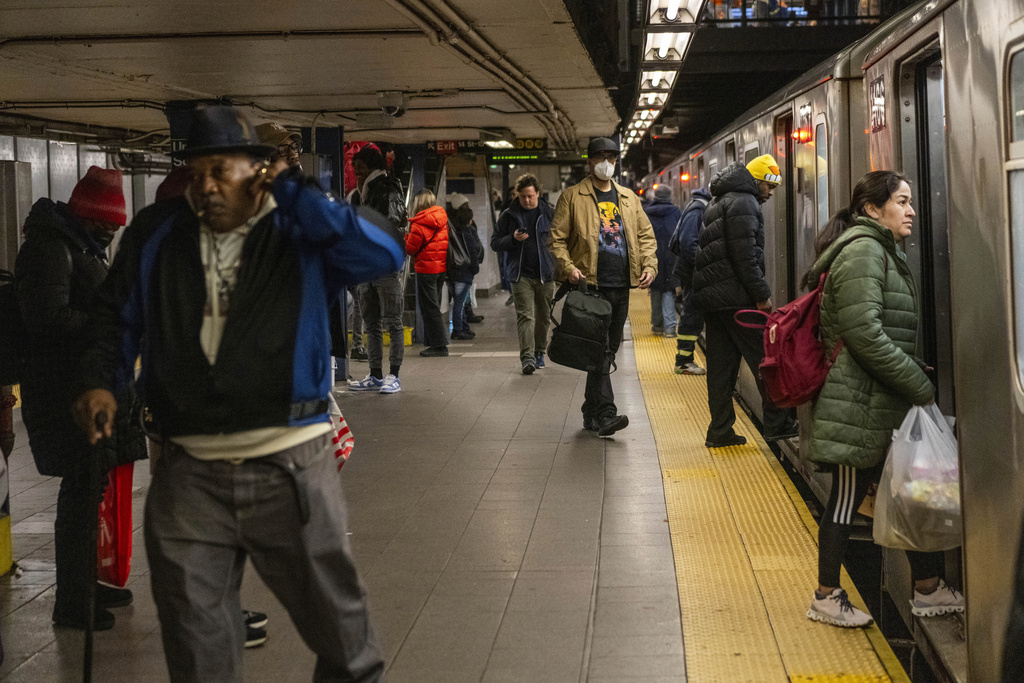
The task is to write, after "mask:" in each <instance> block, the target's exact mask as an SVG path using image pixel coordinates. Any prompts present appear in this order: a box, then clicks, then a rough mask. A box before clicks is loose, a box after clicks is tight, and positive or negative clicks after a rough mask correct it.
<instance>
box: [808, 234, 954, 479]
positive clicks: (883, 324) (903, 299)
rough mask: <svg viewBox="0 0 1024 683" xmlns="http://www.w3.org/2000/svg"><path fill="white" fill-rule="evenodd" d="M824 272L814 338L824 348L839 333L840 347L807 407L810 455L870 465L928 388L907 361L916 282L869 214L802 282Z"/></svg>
mask: <svg viewBox="0 0 1024 683" xmlns="http://www.w3.org/2000/svg"><path fill="white" fill-rule="evenodd" d="M826 270H828V271H829V275H828V278H827V279H826V280H825V291H824V296H823V297H822V300H821V335H822V340H823V341H824V343H825V346H826V347H827V348H828V349H829V351H830V352H831V350H832V349H834V348H835V345H836V344H837V343H838V341H839V339H840V338H841V339H842V340H843V349H842V351H841V352H840V354H839V357H838V358H837V359H836V362H835V365H833V366H832V369H831V370H830V371H829V373H828V377H827V378H826V380H825V386H824V387H823V388H822V390H821V394H820V395H819V396H818V400H817V401H816V402H815V404H814V406H813V415H814V422H813V425H812V434H811V446H810V459H811V460H813V461H814V462H819V463H830V464H838V465H848V466H850V467H858V468H863V467H872V466H874V465H877V464H878V463H879V462H881V461H882V460H883V459H884V458H885V454H886V452H887V451H888V448H889V444H890V443H891V441H892V431H893V430H894V429H896V428H897V427H899V426H900V424H901V423H902V422H903V418H904V417H906V414H907V411H908V410H909V409H910V407H911V405H921V404H924V403H927V402H928V401H930V400H931V399H932V397H933V396H934V393H935V389H934V387H933V386H932V384H931V382H930V381H929V380H928V378H927V377H926V376H925V374H924V370H922V368H921V365H920V364H919V363H918V361H917V360H916V359H915V353H916V352H917V287H916V285H915V284H914V276H913V275H912V274H911V272H910V268H909V266H907V263H906V256H904V254H903V252H902V251H900V250H899V249H898V248H897V246H896V240H895V239H894V238H893V234H892V233H891V232H890V231H889V230H888V229H886V228H885V227H883V226H882V225H880V224H879V223H876V222H875V221H873V220H871V219H870V218H857V219H856V220H855V221H854V224H853V225H852V226H851V227H850V228H849V229H847V230H846V231H845V232H844V233H843V234H842V235H841V236H840V237H839V239H837V240H836V241H835V242H834V243H833V244H832V246H830V247H829V248H828V249H827V250H826V251H825V252H824V253H823V254H822V255H821V256H820V257H819V258H818V260H817V262H815V264H814V266H813V267H812V268H811V271H810V273H809V275H808V280H809V281H812V282H815V283H817V281H818V279H819V278H820V276H821V274H822V273H823V272H825V271H826Z"/></svg>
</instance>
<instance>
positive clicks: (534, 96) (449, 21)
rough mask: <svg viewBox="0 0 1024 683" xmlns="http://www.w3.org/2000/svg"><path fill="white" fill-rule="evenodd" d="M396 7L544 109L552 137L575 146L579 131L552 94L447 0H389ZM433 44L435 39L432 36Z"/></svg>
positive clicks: (517, 96) (518, 97) (523, 100)
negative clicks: (498, 49) (503, 54)
mask: <svg viewBox="0 0 1024 683" xmlns="http://www.w3.org/2000/svg"><path fill="white" fill-rule="evenodd" d="M385 2H387V3H388V5H390V6H391V7H392V8H394V9H395V10H396V11H398V12H399V13H401V14H402V15H403V16H405V17H407V18H409V19H410V20H411V21H413V23H415V24H416V25H417V26H419V27H420V28H421V29H422V28H423V27H424V24H428V26H429V28H426V29H424V32H425V33H426V34H427V37H428V38H431V37H432V38H433V39H437V35H438V33H440V34H441V35H443V36H444V41H443V42H442V43H440V45H441V46H442V47H444V48H446V49H448V50H449V51H450V52H452V53H453V54H455V55H456V56H457V57H458V58H459V59H460V60H461V61H462V62H463V63H466V64H472V65H474V66H475V67H477V68H478V69H480V70H481V71H484V72H485V73H487V74H488V75H489V76H491V77H493V78H496V79H498V80H499V81H501V82H503V83H504V84H505V86H506V87H505V88H504V89H505V91H506V92H508V94H509V95H510V96H511V97H512V99H513V100H514V101H515V102H516V103H517V104H519V105H520V106H522V107H523V108H524V109H526V110H543V111H544V112H546V113H545V115H542V116H537V117H536V118H537V120H538V121H539V122H540V123H541V124H542V125H543V126H544V128H545V130H547V131H548V134H549V135H550V136H551V138H552V139H553V140H554V141H555V142H556V143H557V144H558V145H559V146H560V147H564V148H568V149H573V148H575V146H576V133H575V130H574V129H573V126H572V122H571V121H569V119H568V117H566V116H565V114H564V113H563V112H562V111H561V110H559V109H558V107H557V106H556V105H555V103H554V102H553V101H552V100H551V98H550V97H549V96H548V94H547V93H546V92H545V91H544V90H543V89H542V88H541V87H540V86H539V85H538V84H537V83H536V82H535V81H533V80H532V79H531V78H529V77H528V76H526V74H524V73H523V72H522V70H520V69H519V68H518V67H516V66H515V65H514V64H512V63H511V62H509V61H508V59H506V58H505V57H503V56H502V55H501V54H500V53H499V52H498V51H497V49H495V47H494V46H493V45H491V44H490V43H489V42H488V41H487V40H486V39H485V38H484V37H483V36H481V35H480V34H479V33H478V32H477V31H476V30H475V29H474V28H473V27H472V26H470V25H469V23H468V22H466V21H465V19H463V18H462V17H461V16H460V15H459V14H458V13H457V12H456V11H455V10H453V9H452V8H451V7H450V6H449V5H448V4H447V3H446V2H444V0H432V1H431V2H430V4H428V3H427V2H425V1H424V0H385ZM431 44H434V41H433V40H431Z"/></svg>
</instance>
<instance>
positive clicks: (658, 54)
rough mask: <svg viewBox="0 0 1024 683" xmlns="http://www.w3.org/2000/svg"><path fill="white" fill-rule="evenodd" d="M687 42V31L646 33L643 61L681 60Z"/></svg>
mask: <svg viewBox="0 0 1024 683" xmlns="http://www.w3.org/2000/svg"><path fill="white" fill-rule="evenodd" d="M689 42H690V34H689V33H670V32H666V31H662V32H658V33H654V32H651V33H648V34H647V38H646V40H645V42H644V61H645V62H676V63H679V62H682V61H683V56H684V55H685V54H686V46H687V44H689Z"/></svg>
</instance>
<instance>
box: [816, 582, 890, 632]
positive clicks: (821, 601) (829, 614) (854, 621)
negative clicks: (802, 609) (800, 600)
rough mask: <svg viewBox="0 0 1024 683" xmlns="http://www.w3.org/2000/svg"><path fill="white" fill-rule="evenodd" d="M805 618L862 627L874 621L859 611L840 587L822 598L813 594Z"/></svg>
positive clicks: (838, 624) (846, 626) (868, 615)
mask: <svg viewBox="0 0 1024 683" xmlns="http://www.w3.org/2000/svg"><path fill="white" fill-rule="evenodd" d="M807 618H808V619H810V620H812V621H820V622H821V623H823V624H831V625H833V626H841V627H842V628H863V627H864V626H870V625H871V624H872V623H874V619H872V618H871V615H870V614H865V613H864V612H861V611H860V610H859V609H857V608H856V607H854V606H853V605H852V604H851V603H850V599H849V598H848V597H847V595H846V591H844V590H843V589H842V588H836V589H835V590H833V591H832V592H831V593H829V594H828V595H827V596H825V597H824V598H819V597H818V595H817V594H815V595H814V599H813V600H812V601H811V608H810V609H809V610H807Z"/></svg>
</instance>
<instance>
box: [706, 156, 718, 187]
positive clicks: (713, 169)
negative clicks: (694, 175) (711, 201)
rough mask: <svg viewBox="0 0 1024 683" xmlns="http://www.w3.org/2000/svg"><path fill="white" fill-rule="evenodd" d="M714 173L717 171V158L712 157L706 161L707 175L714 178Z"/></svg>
mask: <svg viewBox="0 0 1024 683" xmlns="http://www.w3.org/2000/svg"><path fill="white" fill-rule="evenodd" d="M716 173H718V159H712V160H711V161H710V162H709V163H708V177H709V178H714V177H715V174H716ZM709 182H710V181H709Z"/></svg>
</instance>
